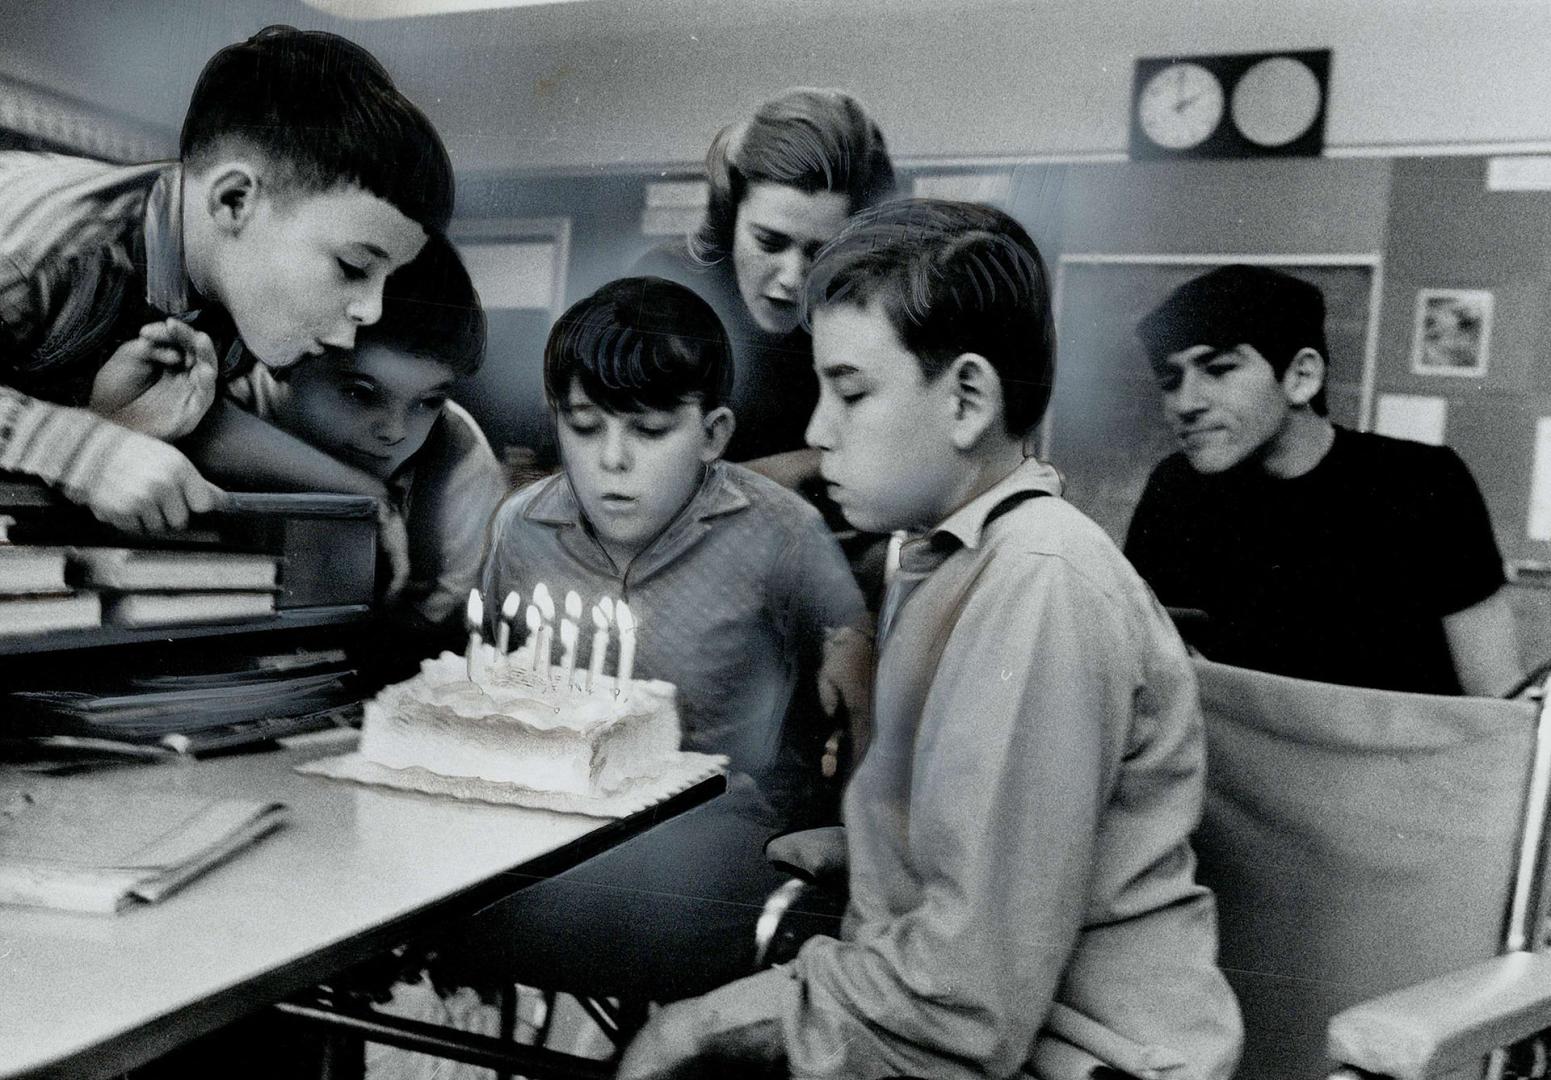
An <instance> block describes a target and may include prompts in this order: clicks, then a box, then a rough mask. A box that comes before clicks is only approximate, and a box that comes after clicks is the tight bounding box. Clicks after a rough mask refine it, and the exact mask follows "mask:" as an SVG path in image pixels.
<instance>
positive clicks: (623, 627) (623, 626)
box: [614, 600, 635, 634]
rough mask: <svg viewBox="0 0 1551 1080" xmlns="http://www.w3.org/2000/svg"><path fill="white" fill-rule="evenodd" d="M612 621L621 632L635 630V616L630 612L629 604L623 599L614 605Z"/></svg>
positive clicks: (627, 632) (632, 631) (630, 632)
mask: <svg viewBox="0 0 1551 1080" xmlns="http://www.w3.org/2000/svg"><path fill="white" fill-rule="evenodd" d="M614 621H615V622H617V623H618V624H619V632H620V633H621V634H632V633H634V632H635V616H634V615H633V614H631V611H630V605H629V604H627V603H625V602H624V601H623V600H621V601H620V602H619V603H617V604H615V605H614Z"/></svg>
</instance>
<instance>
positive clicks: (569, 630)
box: [560, 589, 582, 687]
mask: <svg viewBox="0 0 1551 1080" xmlns="http://www.w3.org/2000/svg"><path fill="white" fill-rule="evenodd" d="M581 617H582V598H581V597H580V596H578V595H577V594H576V590H574V589H573V590H571V591H570V592H568V593H566V594H565V618H563V619H561V620H560V682H561V685H563V686H566V687H570V685H571V680H572V679H573V678H575V676H576V644H577V642H578V641H580V640H581V635H582V628H581V625H580V619H581Z"/></svg>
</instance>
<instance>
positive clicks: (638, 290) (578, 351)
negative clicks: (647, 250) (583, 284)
mask: <svg viewBox="0 0 1551 1080" xmlns="http://www.w3.org/2000/svg"><path fill="white" fill-rule="evenodd" d="M732 376H733V367H732V347H731V346H730V345H729V344H728V342H727V331H726V330H724V329H723V328H722V323H721V320H720V319H718V318H717V317H716V312H715V311H713V310H711V305H710V304H707V303H706V302H705V301H704V300H702V299H700V297H699V296H697V295H695V293H694V292H692V291H691V290H689V289H687V288H685V287H684V286H683V285H679V284H677V283H676V282H672V281H667V280H665V279H663V278H659V277H629V278H620V279H619V280H618V281H611V282H609V283H608V284H607V285H605V286H603V287H602V288H601V289H599V290H598V291H597V292H595V293H593V294H592V295H591V296H589V297H587V298H586V299H583V300H579V301H577V302H576V303H575V304H573V305H571V307H570V308H569V309H568V310H567V311H566V313H565V314H564V315H562V316H560V318H559V319H558V320H557V321H556V323H555V325H554V327H553V328H552V329H551V330H550V332H549V340H548V342H546V343H545V345H544V396H545V397H546V398H548V399H549V405H550V408H552V409H560V408H561V407H563V406H564V405H565V402H566V399H567V397H568V396H569V395H570V393H571V384H572V382H573V381H575V382H577V383H579V384H580V385H581V388H582V393H584V394H586V395H587V397H588V398H589V399H590V400H592V401H593V402H595V403H596V404H597V405H599V406H601V407H602V408H605V409H607V410H609V411H610V412H616V413H620V412H639V411H641V410H643V409H676V408H678V407H679V406H680V405H682V404H684V403H685V402H689V401H695V402H698V403H699V404H700V407H701V409H702V410H703V411H707V412H708V411H710V410H711V409H715V408H717V407H719V406H720V405H722V404H723V403H725V402H726V400H727V397H728V395H729V394H730V393H732Z"/></svg>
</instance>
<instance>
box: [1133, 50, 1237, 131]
mask: <svg viewBox="0 0 1551 1080" xmlns="http://www.w3.org/2000/svg"><path fill="white" fill-rule="evenodd" d="M1224 104H1225V102H1224V99H1223V90H1222V83H1220V82H1219V81H1218V80H1217V76H1216V75H1214V74H1212V73H1211V72H1210V71H1208V70H1207V69H1206V68H1204V67H1202V66H1201V65H1200V64H1193V63H1188V62H1186V63H1178V64H1170V65H1168V66H1167V67H1165V68H1163V69H1162V70H1160V71H1158V72H1156V73H1155V74H1154V75H1153V76H1152V78H1150V79H1148V80H1147V83H1146V85H1145V86H1143V87H1142V93H1141V96H1140V97H1139V98H1138V99H1137V103H1136V118H1137V122H1138V123H1140V124H1141V128H1142V131H1143V132H1144V133H1145V134H1146V135H1147V137H1148V138H1149V139H1151V140H1152V141H1153V142H1154V143H1156V144H1157V145H1159V146H1161V147H1164V148H1165V149H1169V150H1183V149H1186V148H1188V147H1191V146H1195V145H1196V144H1198V143H1202V142H1205V141H1206V139H1207V138H1208V137H1209V136H1210V135H1211V134H1212V132H1213V131H1215V130H1217V125H1218V123H1219V122H1220V121H1221V120H1222V114H1223V105H1224Z"/></svg>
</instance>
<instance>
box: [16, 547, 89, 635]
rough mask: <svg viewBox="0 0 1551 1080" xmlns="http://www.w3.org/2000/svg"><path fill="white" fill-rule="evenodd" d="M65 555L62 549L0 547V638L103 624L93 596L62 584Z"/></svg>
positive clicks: (65, 552) (63, 582)
mask: <svg viewBox="0 0 1551 1080" xmlns="http://www.w3.org/2000/svg"><path fill="white" fill-rule="evenodd" d="M67 553H68V549H67V548H63V547H45V546H39V545H29V546H21V545H17V544H9V543H0V635H6V636H10V635H17V634H41V633H46V632H48V631H50V630H82V629H89V628H91V627H94V626H100V625H102V602H101V600H100V599H99V598H98V596H97V594H96V593H94V592H84V591H77V590H75V589H73V588H71V586H70V585H69V584H67V582H66V574H65V570H66V565H67V562H68V559H67Z"/></svg>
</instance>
